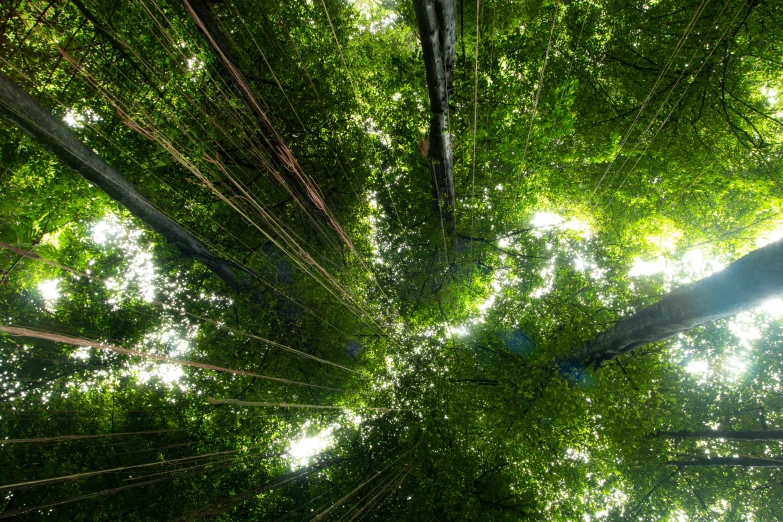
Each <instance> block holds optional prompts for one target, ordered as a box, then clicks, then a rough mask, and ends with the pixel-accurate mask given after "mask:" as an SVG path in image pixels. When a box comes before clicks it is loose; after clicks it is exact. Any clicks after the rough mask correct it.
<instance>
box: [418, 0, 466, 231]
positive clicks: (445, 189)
mask: <svg viewBox="0 0 783 522" xmlns="http://www.w3.org/2000/svg"><path fill="white" fill-rule="evenodd" d="M413 6H414V8H415V10H416V20H417V21H418V24H419V35H420V37H421V49H422V52H423V54H424V68H425V72H426V75H427V90H428V92H429V98H430V111H432V117H431V118H430V141H429V152H428V155H429V159H430V167H431V170H432V183H433V190H434V193H435V198H436V203H437V204H438V206H439V208H440V209H441V211H442V213H443V217H444V219H445V220H446V222H447V223H448V225H449V229H450V230H451V229H453V210H454V199H455V196H454V173H453V165H452V158H451V136H450V134H449V132H448V110H449V105H448V103H449V95H450V94H451V92H452V90H453V89H452V78H453V76H454V56H455V52H456V47H457V8H456V3H455V0H414V2H413Z"/></svg>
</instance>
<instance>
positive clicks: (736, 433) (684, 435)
mask: <svg viewBox="0 0 783 522" xmlns="http://www.w3.org/2000/svg"><path fill="white" fill-rule="evenodd" d="M655 435H656V436H658V437H670V438H672V439H732V440H783V430H695V431H659V432H657V433H656V434H655Z"/></svg>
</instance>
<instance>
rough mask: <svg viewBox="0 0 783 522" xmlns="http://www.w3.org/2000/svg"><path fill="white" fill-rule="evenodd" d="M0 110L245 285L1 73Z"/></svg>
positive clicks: (246, 284) (190, 251)
mask: <svg viewBox="0 0 783 522" xmlns="http://www.w3.org/2000/svg"><path fill="white" fill-rule="evenodd" d="M0 114H1V115H2V116H4V117H5V118H6V119H8V120H9V121H11V122H12V123H14V124H16V126H18V127H19V128H20V129H22V130H23V131H24V132H25V133H26V134H28V135H29V136H30V137H31V138H33V139H34V140H36V141H37V142H38V143H40V144H41V145H43V146H44V147H45V148H46V149H48V150H49V151H51V152H52V153H53V154H54V155H55V156H57V158H58V159H59V160H60V161H62V162H63V163H65V164H66V165H68V166H69V167H71V168H72V169H74V170H75V171H76V172H78V173H79V174H81V175H82V176H84V178H85V179H87V180H88V181H89V182H90V183H92V184H94V185H95V186H97V187H98V188H100V189H101V190H103V191H104V192H105V193H106V194H108V195H109V197H110V198H112V199H113V200H114V201H116V202H117V203H119V204H121V205H122V206H124V207H125V208H127V209H128V210H129V211H130V213H131V214H133V215H134V216H136V217H137V218H139V219H140V220H142V221H143V222H144V223H146V224H147V225H148V226H149V227H150V228H152V229H153V230H155V231H156V232H158V233H159V234H160V235H162V236H163V237H164V238H165V239H166V241H168V242H169V243H171V244H173V245H174V246H176V247H177V248H178V249H179V251H180V252H182V254H183V255H185V256H187V257H190V258H193V259H195V260H197V261H200V262H201V263H203V264H204V265H206V266H207V267H208V268H209V269H210V270H212V272H214V273H215V274H216V275H217V276H218V277H220V278H221V279H222V280H223V281H224V282H226V284H228V285H229V286H230V287H231V288H234V289H235V290H247V289H249V288H250V278H249V276H248V275H247V274H244V273H239V274H238V273H237V272H236V271H235V269H234V266H236V265H234V264H233V263H231V262H230V261H226V260H224V259H221V258H219V257H218V256H216V255H214V254H213V253H212V252H210V251H209V249H208V248H207V247H206V245H204V244H203V243H202V242H201V241H199V240H198V239H196V237H195V236H193V234H191V233H190V232H188V231H187V230H185V229H184V228H182V227H181V226H180V225H179V224H177V223H176V222H175V221H173V220H171V219H169V218H168V217H166V216H165V215H164V214H163V213H162V212H160V211H159V210H158V209H157V208H156V207H155V206H154V205H153V204H152V203H150V202H149V201H148V200H147V199H146V198H145V197H144V196H142V195H141V194H140V193H139V191H138V190H136V188H135V187H134V186H133V185H132V184H131V183H130V182H129V181H128V180H127V179H125V178H124V177H122V175H121V174H119V173H118V172H117V171H116V170H114V169H113V168H112V167H110V166H109V165H108V164H107V163H106V162H105V161H103V160H102V159H101V158H100V156H98V155H97V154H96V153H95V152H93V151H92V150H91V149H90V148H89V147H87V146H85V145H84V144H83V143H82V142H81V141H79V139H78V138H77V137H76V136H75V135H74V134H73V133H72V132H71V131H70V130H69V129H68V127H67V126H66V125H65V124H64V123H63V122H62V121H60V120H58V119H56V118H55V117H54V116H52V114H51V113H50V112H49V111H48V110H46V109H45V108H44V107H43V106H41V104H39V103H38V102H37V101H35V100H34V99H33V98H32V97H31V96H30V95H29V94H27V93H26V92H25V91H24V90H23V89H22V88H21V87H19V86H18V85H16V83H14V82H13V80H11V79H10V78H9V77H8V76H6V75H5V74H3V73H2V72H0Z"/></svg>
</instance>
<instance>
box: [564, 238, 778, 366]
mask: <svg viewBox="0 0 783 522" xmlns="http://www.w3.org/2000/svg"><path fill="white" fill-rule="evenodd" d="M781 296H783V240H779V241H776V242H774V243H771V244H769V245H767V246H765V247H763V248H759V249H758V250H754V251H753V252H751V253H750V254H748V255H746V256H743V257H741V258H739V259H738V260H737V261H735V262H734V263H732V264H730V265H729V266H728V267H726V268H725V269H723V270H721V271H719V272H716V273H715V274H712V275H711V276H709V277H706V278H704V279H701V280H699V281H697V282H695V283H692V284H690V285H688V286H684V287H682V288H678V289H676V290H674V291H672V292H670V293H669V294H667V295H666V296H664V297H663V298H662V299H661V300H660V301H658V302H657V303H655V304H653V305H651V306H648V307H646V308H643V309H641V310H639V311H638V312H636V313H635V314H633V315H631V316H630V317H627V318H625V319H621V320H620V321H618V322H617V323H615V325H614V326H613V327H612V328H610V329H609V330H606V331H605V332H601V333H599V334H598V335H597V336H595V337H594V338H593V339H591V340H590V341H588V342H587V343H585V344H584V345H583V346H582V348H580V349H579V350H577V351H575V352H572V353H571V354H569V355H568V356H566V357H565V358H564V359H563V362H565V363H566V364H567V365H569V366H570V367H571V368H572V369H573V368H576V369H585V368H589V367H594V368H598V367H600V366H601V364H603V363H604V362H606V361H610V360H612V359H615V358H617V357H618V356H620V355H623V354H626V353H629V352H631V351H633V350H635V349H636V348H638V347H640V346H644V345H646V344H649V343H654V342H657V341H662V340H664V339H668V338H670V337H673V336H675V335H678V334H680V333H682V332H686V331H688V330H691V329H693V328H696V327H698V326H702V325H705V324H708V323H711V322H713V321H717V320H718V319H722V318H724V317H729V316H732V315H736V314H738V313H740V312H744V311H747V310H751V309H753V308H755V307H757V306H759V305H760V304H762V303H763V302H764V301H766V300H768V299H773V298H777V297H781Z"/></svg>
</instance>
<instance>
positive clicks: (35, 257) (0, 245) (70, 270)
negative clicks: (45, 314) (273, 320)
mask: <svg viewBox="0 0 783 522" xmlns="http://www.w3.org/2000/svg"><path fill="white" fill-rule="evenodd" d="M0 248H4V249H6V250H10V251H12V252H15V253H17V254H18V255H24V257H27V258H29V259H33V260H36V261H41V262H43V263H45V264H49V265H52V266H56V267H57V268H59V269H61V270H64V271H66V272H68V273H71V274H73V275H76V276H78V277H84V278H86V279H89V280H94V281H98V282H103V283H105V280H103V279H101V278H99V277H96V276H94V275H91V274H87V273H84V272H80V271H78V270H75V269H73V268H71V267H68V266H65V265H62V264H59V263H56V262H54V261H51V260H48V259H45V258H42V257H40V256H38V255H37V254H34V253H27V254H26V255H25V254H23V253H20V252H23V251H21V250H20V249H17V248H15V247H11V246H10V245H7V244H5V243H2V242H0ZM150 304H153V305H155V306H158V307H160V308H162V309H164V310H174V311H178V312H181V313H183V314H185V315H187V316H189V317H193V318H195V319H197V320H199V321H202V322H207V323H210V324H212V325H214V326H216V327H217V328H220V329H224V330H228V331H230V332H233V333H235V334H238V335H242V336H244V337H246V338H251V339H255V340H258V341H261V342H263V343H265V344H267V345H268V346H272V347H275V348H278V349H281V350H283V351H287V352H289V353H293V354H296V355H298V356H300V357H304V358H307V359H311V360H314V361H316V362H319V363H321V364H326V365H330V366H335V367H338V368H341V369H343V370H347V371H349V372H353V373H358V372H356V371H355V370H351V369H350V368H347V367H345V366H342V365H340V364H337V363H333V362H331V361H327V360H324V359H321V358H318V357H315V356H313V355H310V354H308V353H305V352H301V351H299V350H296V349H294V348H291V347H290V346H286V345H284V344H281V343H278V342H275V341H271V340H268V339H264V338H263V337H260V336H257V335H255V334H251V333H248V332H245V331H243V330H240V329H237V328H232V327H229V326H228V325H225V324H222V323H221V322H219V321H216V320H214V319H210V318H208V317H203V316H200V315H197V314H193V313H190V312H187V311H186V310H184V309H182V310H179V309H177V308H176V307H173V306H171V305H170V304H167V303H165V302H163V301H160V300H158V299H155V300H153V301H152V302H151V303H150Z"/></svg>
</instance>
